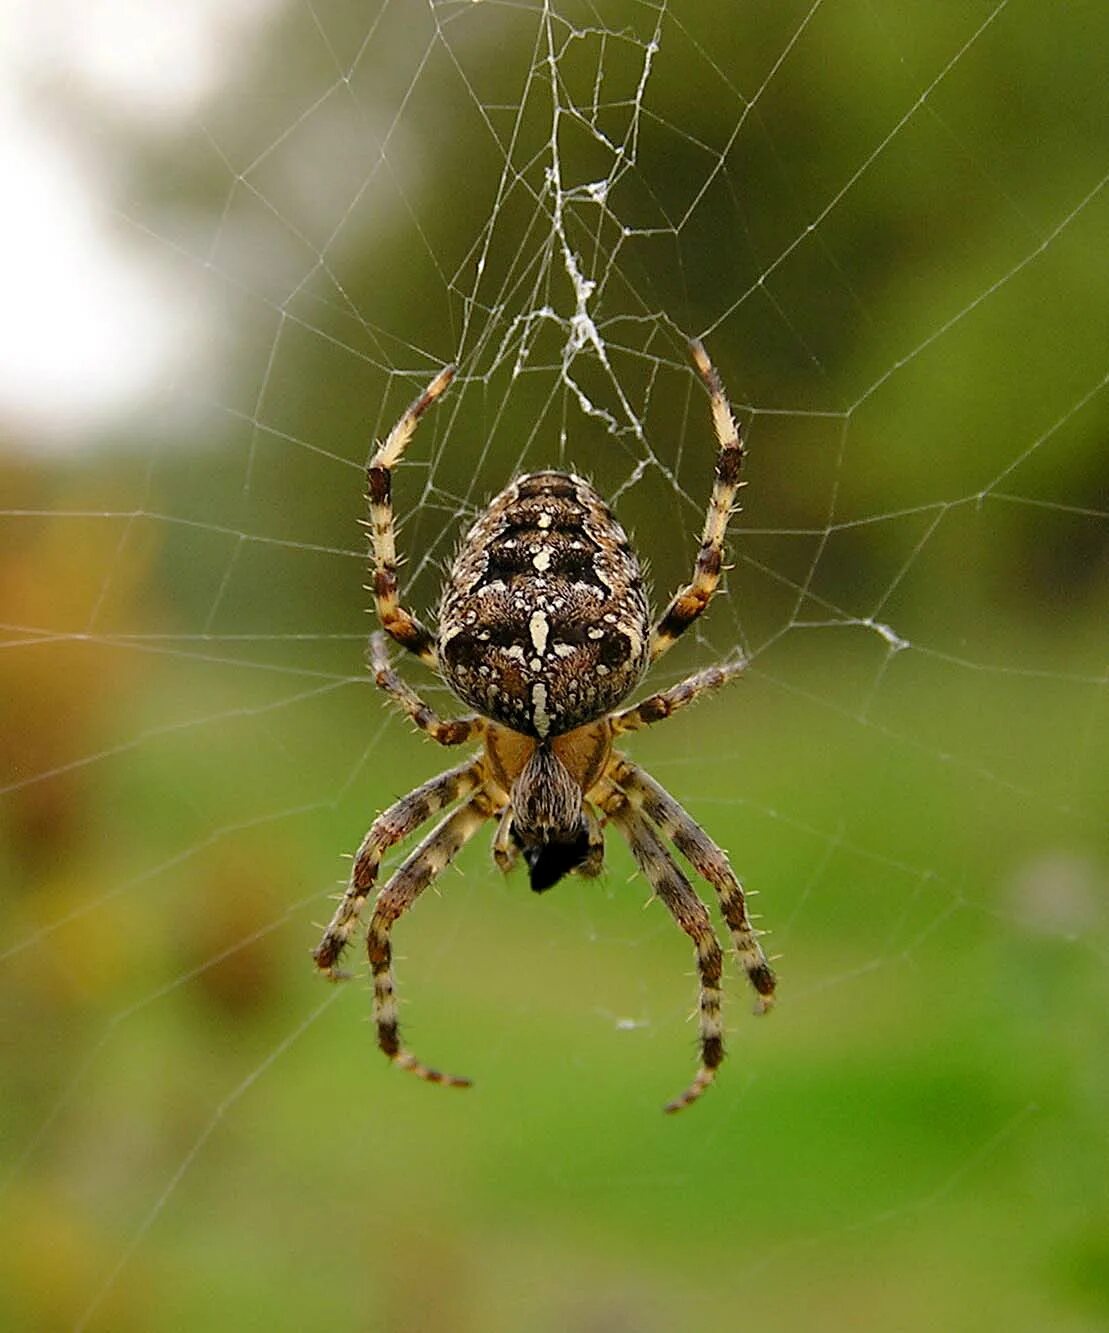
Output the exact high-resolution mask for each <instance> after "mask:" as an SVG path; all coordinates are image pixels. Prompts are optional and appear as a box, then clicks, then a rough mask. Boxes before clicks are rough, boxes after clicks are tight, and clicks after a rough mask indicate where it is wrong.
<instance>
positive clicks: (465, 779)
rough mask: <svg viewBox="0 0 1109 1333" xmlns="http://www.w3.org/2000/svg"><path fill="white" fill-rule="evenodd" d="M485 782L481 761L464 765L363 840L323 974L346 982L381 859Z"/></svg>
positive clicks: (327, 944) (322, 952) (331, 931)
mask: <svg viewBox="0 0 1109 1333" xmlns="http://www.w3.org/2000/svg"><path fill="white" fill-rule="evenodd" d="M481 781H482V765H481V761H480V760H471V761H470V762H468V763H465V764H460V765H459V766H458V768H452V769H449V770H448V771H447V772H446V773H440V774H439V776H438V777H436V778H432V779H431V781H430V782H425V783H424V784H423V785H422V786H420V787H417V788H416V789H415V790H414V791H410V792H409V793H408V795H407V796H402V797H401V799H400V800H399V801H397V802H396V804H395V805H391V806H390V807H389V808H388V810H385V811H383V812H382V813H381V814H380V815H378V817H377V818H376V819H375V820H374V822H373V824H372V825H371V826H370V831H369V832H368V833H367V834H366V836H365V838H363V839H362V846H361V847H359V849H358V854H357V855H356V856H355V858H354V865H353V866H352V867H351V872H350V880H349V882H348V884H347V888H346V892H345V893H344V894H343V897H342V899H341V901H340V903H339V906H338V907H337V908H336V909H335V915H334V916H333V917H332V918H331V924H330V925H329V926H328V927H327V929H326V930H325V931H324V934H323V939H321V940H320V942H319V944H318V945H317V946H316V949H315V951H314V952H313V954H312V957H313V958H314V959H315V960H316V966H317V967H318V968H319V969H320V971H321V972H324V973H326V974H327V976H328V977H330V978H331V980H332V981H343V980H346V973H343V972H339V971H337V970H336V966H335V965H336V963H338V961H339V956H340V955H341V954H342V952H343V950H344V949H345V948H346V945H347V941H348V940H349V939H350V935H351V932H352V931H353V930H354V927H355V924H356V922H357V921H358V916H359V913H360V912H361V911H362V906H363V904H364V903H365V901H366V898H367V897H368V896H369V893H370V890H371V889H372V888H373V886H374V883H375V882H376V880H377V871H378V867H379V866H380V865H381V858H382V857H383V856H384V855H385V853H386V852H387V851H388V850H389V848H390V847H393V846H395V845H396V844H397V843H398V842H402V841H403V840H404V839H405V838H407V837H408V835H409V834H410V833H414V832H415V831H416V829H418V828H419V827H420V825H421V824H426V823H427V821H428V820H429V819H430V818H431V817H432V815H434V814H438V812H439V811H440V810H443V809H445V808H446V807H447V806H448V805H452V804H453V803H454V802H455V801H457V800H458V799H459V798H460V797H462V796H469V795H470V793H471V792H472V791H474V790H475V789H476V788H477V787H478V786H480V784H481Z"/></svg>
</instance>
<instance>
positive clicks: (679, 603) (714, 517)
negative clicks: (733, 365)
mask: <svg viewBox="0 0 1109 1333" xmlns="http://www.w3.org/2000/svg"><path fill="white" fill-rule="evenodd" d="M690 351H691V353H692V355H693V364H694V365H695V366H696V367H697V373H698V374H699V375H700V376H701V378H702V380H704V382H705V387H706V388H707V389H708V391H709V396H710V398H711V400H712V424H713V426H714V427H715V429H716V438H717V440H718V442H719V444H720V452H719V453H718V454H717V456H716V479H715V481H714V483H713V487H712V496H711V497H710V499H709V507H708V513H707V515H706V516H705V528H704V532H703V534H702V536H701V549H700V550H699V551H698V553H697V562H696V564H695V565H694V567H693V579H692V581H691V582H690V583H687V584H686V586H685V587H684V588H679V589H678V591H677V592H676V593H675V594H674V596H673V598H671V601H670V605H669V606H668V607H667V608H666V610H665V611H664V612H663V613H662V616H661V617H660V619H659V622H658V624H657V625H656V626H655V628H654V631H653V632H652V634H651V660H652V661H654V660H655V659H656V658H658V657H661V656H662V654H663V653H664V652H666V650H667V649H668V648H669V647H670V646H671V645H672V644H673V643H674V641H675V640H676V639H677V638H678V637H679V635H681V634H683V633H684V632H685V631H686V630H687V629H688V628H689V627H690V625H692V624H693V622H694V621H695V620H696V619H697V617H698V616H699V615H700V614H701V613H702V612H703V611H704V609H705V607H706V606H708V604H709V602H710V601H711V600H712V595H713V593H714V592H715V591H716V588H717V585H718V584H719V582H720V571H721V569H723V567H724V535H725V533H726V531H727V527H728V519H729V517H730V515H731V512H732V506H733V505H734V504H735V497H736V492H737V491H738V490H739V487H740V485H741V483H740V480H739V472H740V467H741V466H742V463H743V439H742V435H741V433H740V428H739V426H737V424H736V421H735V418H734V417H733V416H732V409H731V408H730V407H729V406H728V400H727V398H726V397H725V396H724V386H723V385H722V384H721V383H720V376H719V375H718V374H717V373H716V370H715V369H714V367H713V365H712V362H711V361H710V360H709V359H708V354H707V353H706V351H705V349H704V347H703V346H702V345H701V343H699V342H697V341H696V340H694V341H693V342H691V343H690Z"/></svg>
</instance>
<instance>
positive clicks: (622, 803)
mask: <svg viewBox="0 0 1109 1333" xmlns="http://www.w3.org/2000/svg"><path fill="white" fill-rule="evenodd" d="M600 805H601V807H602V809H604V810H605V811H606V813H607V814H608V816H609V818H610V819H611V820H612V822H613V823H614V824H615V825H616V827H617V828H618V829H619V830H620V832H621V833H622V834H623V835H624V837H625V839H626V840H627V842H628V846H629V847H630V848H631V851H632V855H633V856H634V857H635V860H636V863H637V864H638V866H639V868H640V870H641V871H642V872H643V874H644V875H645V876H646V878H647V880H648V882H649V883H650V885H651V887H652V888H653V889H654V891H655V893H656V894H657V895H658V897H659V898H661V899H662V901H663V903H664V904H665V905H666V907H667V908H668V909H669V911H670V914H671V916H672V917H673V918H674V920H675V921H676V922H677V923H678V925H679V926H680V927H681V928H682V930H684V931H685V933H686V934H687V935H688V936H689V937H690V939H692V941H693V946H694V949H695V951H696V954H697V971H698V974H699V976H700V981H701V988H700V998H699V1030H700V1043H701V1065H700V1068H699V1069H698V1070H697V1073H696V1074H695V1075H694V1077H693V1081H692V1083H690V1084H689V1086H688V1087H687V1088H686V1089H685V1091H684V1092H681V1093H679V1095H678V1096H677V1097H675V1098H674V1099H673V1101H670V1102H667V1104H666V1106H665V1107H664V1108H663V1109H664V1110H665V1111H666V1112H667V1114H673V1113H674V1112H675V1111H680V1110H682V1109H683V1108H684V1107H686V1106H689V1105H690V1104H691V1103H692V1102H695V1101H696V1100H697V1099H698V1097H700V1096H701V1095H702V1094H703V1093H704V1091H705V1089H706V1088H708V1087H709V1086H710V1085H711V1083H712V1081H713V1079H715V1077H716V1071H717V1069H718V1068H719V1067H720V1064H721V1061H722V1060H723V1059H724V1027H723V1023H722V1021H721V1017H720V1004H721V997H722V993H721V988H720V978H721V973H722V971H723V965H724V956H723V953H722V952H721V949H720V943H719V941H718V940H717V938H716V935H715V934H714V932H713V929H712V922H711V921H710V920H709V914H708V909H707V908H706V907H705V905H704V903H703V902H702V901H701V900H700V898H698V897H697V895H696V894H695V893H694V892H693V888H692V886H691V885H690V883H689V881H688V880H687V879H686V877H685V876H684V875H683V874H682V872H681V871H680V870H679V869H678V867H677V865H676V864H675V862H674V859H673V857H671V855H670V853H669V852H668V851H667V850H666V848H665V847H664V846H663V844H662V841H661V839H660V838H659V836H658V834H657V833H656V832H655V831H654V829H653V828H651V826H650V824H648V822H647V820H646V819H644V817H643V816H642V815H641V814H640V813H639V811H638V810H636V808H635V806H634V805H633V804H632V802H631V801H630V800H629V799H628V798H627V797H626V796H625V795H624V794H623V793H622V792H621V791H620V790H619V789H618V788H617V787H615V786H614V785H612V784H610V783H605V784H604V785H603V789H602V791H601V794H600Z"/></svg>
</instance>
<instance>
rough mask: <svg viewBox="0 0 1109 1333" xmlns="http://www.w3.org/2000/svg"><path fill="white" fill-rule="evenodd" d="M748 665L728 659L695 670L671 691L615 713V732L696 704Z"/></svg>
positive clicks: (650, 722)
mask: <svg viewBox="0 0 1109 1333" xmlns="http://www.w3.org/2000/svg"><path fill="white" fill-rule="evenodd" d="M746 665H747V663H746V662H743V661H738V660H737V661H734V662H724V663H722V664H721V665H720V666H711V667H706V668H705V669H704V670H703V671H698V672H695V673H694V674H693V675H692V676H687V677H686V678H685V680H680V681H679V682H678V683H677V685H671V686H670V688H669V689H667V690H659V692H658V693H657V694H652V695H650V696H649V697H648V698H646V699H644V700H643V701H642V703H638V704H635V705H634V706H633V707H631V708H625V709H622V710H621V711H620V712H619V713H613V715H612V719H611V720H612V734H613V735H614V736H618V735H620V733H621V732H625V731H639V729H640V728H641V727H650V726H653V725H654V724H655V723H656V722H664V721H665V720H666V719H667V718H668V717H669V716H670V715H671V714H672V713H676V712H677V711H678V709H679V708H685V706H686V705H687V704H691V703H694V702H695V701H696V700H697V699H699V698H700V697H701V695H702V694H705V693H706V692H707V691H709V690H718V689H720V687H721V686H722V685H726V684H727V683H728V682H729V681H730V680H734V679H735V678H736V676H738V675H739V673H740V672H741V671H742V670H743V668H744V667H745V666H746Z"/></svg>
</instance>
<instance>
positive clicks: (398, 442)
mask: <svg viewBox="0 0 1109 1333" xmlns="http://www.w3.org/2000/svg"><path fill="white" fill-rule="evenodd" d="M453 378H454V367H453V366H447V367H446V369H445V370H441V371H440V372H439V374H438V375H436V377H435V378H434V379H433V380H432V381H431V383H430V384H429V385H428V386H427V388H426V389H425V390H424V391H423V393H422V394H421V395H420V396H419V398H417V399H416V401H415V402H414V403H412V404H410V406H409V407H408V408H407V409H406V410H405V412H404V415H403V416H402V417H401V419H400V420H399V421H398V422H397V424H396V425H395V426H394V427H393V429H392V430H391V431H390V432H389V434H388V436H387V437H386V439H385V443H384V444H382V445H380V446H379V447H378V449H377V452H376V453H375V454H374V456H373V459H372V460H371V462H370V466H369V468H368V469H367V473H366V476H367V480H368V482H369V494H368V499H369V502H370V523H369V527H370V538H371V542H372V545H373V557H374V582H373V594H374V601H375V602H376V604H377V614H378V618H379V619H380V621H381V625H382V628H383V629H384V630H385V632H386V633H387V634H389V635H391V636H392V637H393V638H394V639H396V641H397V643H399V644H400V645H401V646H402V647H403V648H407V649H408V651H409V652H410V653H415V654H416V656H417V657H418V658H420V660H421V661H422V662H424V663H425V664H426V665H427V666H429V667H431V669H432V670H433V671H437V670H438V669H439V665H438V658H437V655H436V652H435V640H434V638H433V637H432V635H431V633H430V631H429V630H428V629H427V628H425V626H424V625H422V624H421V623H420V622H419V621H418V620H417V619H416V617H415V616H414V615H412V613H411V612H410V611H408V610H406V609H405V608H404V607H403V606H401V604H400V598H399V594H398V584H397V546H396V534H395V527H394V522H393V500H392V473H393V469H394V468H395V467H396V465H397V464H398V463H399V462H400V460H401V457H402V455H403V454H404V451H405V449H406V448H407V447H408V442H409V441H410V440H411V439H412V436H413V435H414V434H415V431H416V427H417V425H418V424H419V421H420V418H421V417H422V416H423V414H424V413H425V412H426V411H427V409H428V408H429V407H430V406H431V404H432V403H433V402H435V400H436V399H437V398H438V397H439V396H440V394H442V392H443V391H444V389H446V387H447V385H448V384H449V383H450V382H451V380H452V379H453Z"/></svg>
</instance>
